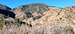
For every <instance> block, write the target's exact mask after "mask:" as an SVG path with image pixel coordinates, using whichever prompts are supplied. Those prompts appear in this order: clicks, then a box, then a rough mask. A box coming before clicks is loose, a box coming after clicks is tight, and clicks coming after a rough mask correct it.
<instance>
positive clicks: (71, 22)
mask: <svg viewBox="0 0 75 34" xmlns="http://www.w3.org/2000/svg"><path fill="white" fill-rule="evenodd" d="M70 9H71V10H70ZM74 9H75V8H74V7H66V8H58V7H54V6H53V7H52V6H47V5H44V4H28V5H23V6H20V7H17V8H15V9H14V10H13V11H10V10H7V9H6V10H4V9H0V14H1V15H3V16H2V17H1V18H0V19H1V20H3V21H0V23H1V24H0V25H2V23H3V25H2V26H0V27H1V29H2V30H1V31H0V34H75V15H74ZM4 24H5V25H4Z"/></svg>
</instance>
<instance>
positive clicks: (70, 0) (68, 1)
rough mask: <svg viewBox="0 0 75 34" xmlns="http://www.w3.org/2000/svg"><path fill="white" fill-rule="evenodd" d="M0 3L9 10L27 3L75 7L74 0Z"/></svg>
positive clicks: (3, 1)
mask: <svg viewBox="0 0 75 34" xmlns="http://www.w3.org/2000/svg"><path fill="white" fill-rule="evenodd" d="M0 3H1V4H4V5H7V6H9V7H11V8H15V7H17V6H21V5H24V4H29V3H43V4H47V5H49V6H57V7H65V6H75V0H0Z"/></svg>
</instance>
